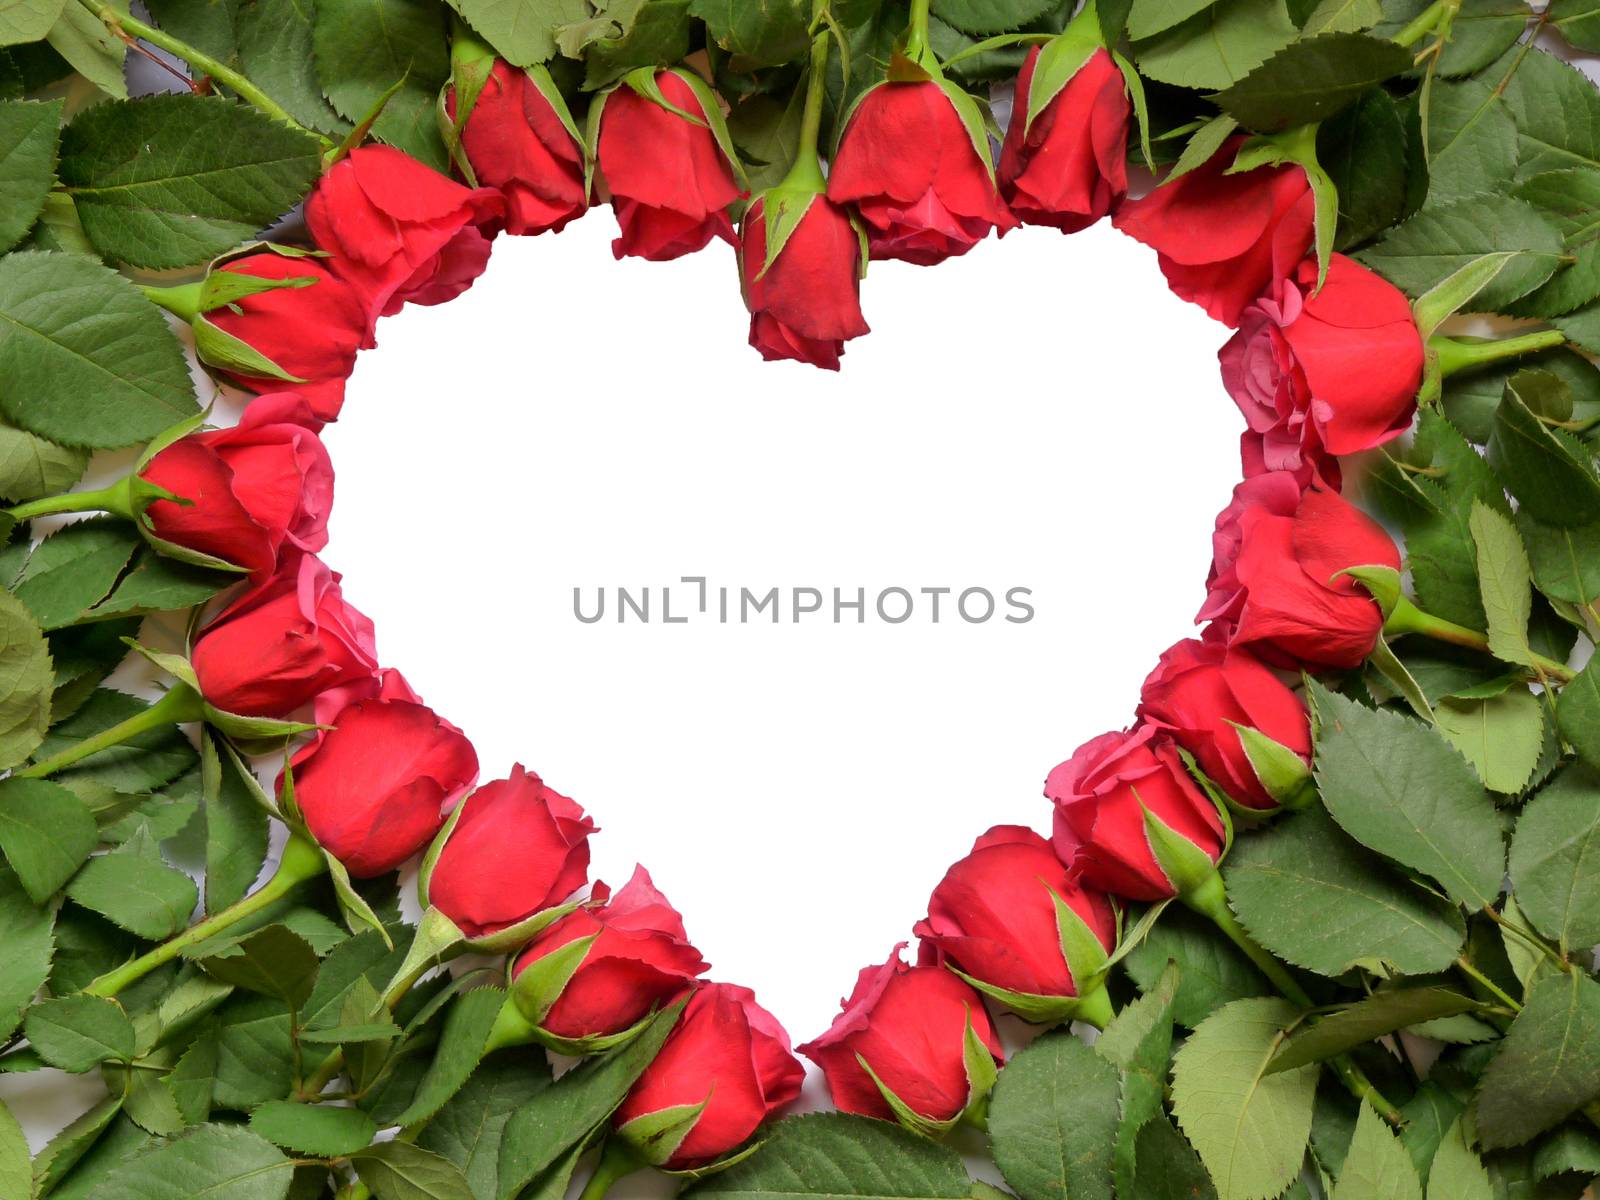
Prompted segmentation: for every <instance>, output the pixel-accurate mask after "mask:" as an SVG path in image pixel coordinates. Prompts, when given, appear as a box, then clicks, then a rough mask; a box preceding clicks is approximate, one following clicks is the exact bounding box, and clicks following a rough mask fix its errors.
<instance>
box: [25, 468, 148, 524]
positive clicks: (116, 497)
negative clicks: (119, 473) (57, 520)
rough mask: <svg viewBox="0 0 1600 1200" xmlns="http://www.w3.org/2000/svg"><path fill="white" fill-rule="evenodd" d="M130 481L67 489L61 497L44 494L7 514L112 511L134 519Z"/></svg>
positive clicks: (30, 517)
mask: <svg viewBox="0 0 1600 1200" xmlns="http://www.w3.org/2000/svg"><path fill="white" fill-rule="evenodd" d="M130 480H131V476H130V477H129V478H128V479H119V480H118V481H117V482H116V483H113V484H112V485H111V486H110V487H103V488H96V489H95V490H94V491H89V492H63V493H62V494H61V495H59V496H44V497H42V498H40V499H38V500H29V501H28V502H27V503H25V504H17V505H13V506H12V507H11V508H8V509H6V513H7V514H8V515H9V516H10V517H11V518H12V519H13V520H17V521H31V520H33V519H34V518H35V517H50V516H54V515H56V514H57V513H80V512H108V513H115V514H116V515H117V516H119V517H127V518H128V519H129V520H132V519H133V498H132V494H131V492H130V486H131V484H130Z"/></svg>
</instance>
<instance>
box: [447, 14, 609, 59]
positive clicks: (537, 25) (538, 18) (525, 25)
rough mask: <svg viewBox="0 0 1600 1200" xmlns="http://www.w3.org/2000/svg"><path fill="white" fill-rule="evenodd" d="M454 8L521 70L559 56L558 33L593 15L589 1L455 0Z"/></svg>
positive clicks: (503, 56)
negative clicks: (564, 26) (562, 27)
mask: <svg viewBox="0 0 1600 1200" xmlns="http://www.w3.org/2000/svg"><path fill="white" fill-rule="evenodd" d="M452 7H453V8H454V9H455V10H456V11H457V12H458V13H460V14H461V16H462V18H463V19H464V20H465V21H466V22H467V24H469V25H471V26H472V28H473V29H475V30H477V31H478V33H479V34H480V35H482V37H483V39H484V40H485V41H487V42H488V43H489V44H490V45H491V46H493V47H494V48H495V49H496V50H498V51H499V52H500V55H501V57H502V58H505V59H506V60H507V61H509V62H511V63H512V64H513V65H515V66H519V67H531V66H533V65H534V64H535V63H542V62H544V61H546V60H547V59H549V58H550V57H551V56H552V55H554V54H555V52H556V43H555V36H554V31H555V30H556V29H558V28H560V27H561V26H563V25H570V24H573V23H574V22H577V21H582V20H584V19H586V18H587V17H588V16H589V15H590V14H589V7H588V5H587V4H586V3H585V0H452Z"/></svg>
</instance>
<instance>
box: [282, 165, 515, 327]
mask: <svg viewBox="0 0 1600 1200" xmlns="http://www.w3.org/2000/svg"><path fill="white" fill-rule="evenodd" d="M504 208H505V203H504V201H502V200H501V198H500V193H499V192H496V191H494V190H493V189H492V188H476V189H473V188H467V187H463V186H462V185H461V184H459V183H457V182H455V180H453V179H448V178H446V177H445V176H443V175H441V174H439V172H437V171H435V170H433V169H432V168H431V167H425V166H423V165H422V164H421V163H419V162H418V161H417V160H416V159H414V158H411V157H409V156H407V155H405V154H402V153H401V152H400V151H399V150H396V149H395V148H394V147H392V146H379V145H369V146H361V147H358V148H357V149H355V150H352V151H351V152H350V155H349V157H347V158H345V159H343V160H342V161H341V162H339V163H338V164H337V165H336V166H334V167H333V169H332V170H330V171H329V172H328V173H327V174H326V175H324V176H323V177H322V180H321V182H319V183H318V184H317V188H316V190H315V191H314V192H312V193H311V198H310V199H309V200H307V201H306V225H307V226H308V227H309V228H310V230H311V236H312V237H313V238H314V239H315V240H316V243H317V247H318V248H319V249H321V250H326V251H328V252H329V253H331V254H332V255H333V256H334V269H335V270H337V271H338V273H339V275H340V276H341V277H342V278H343V279H344V280H346V281H347V282H348V283H349V284H350V286H351V287H353V288H355V290H356V292H357V293H358V294H359V295H360V296H361V298H362V301H363V303H364V304H365V307H366V313H367V319H368V321H369V322H372V321H376V320H377V318H379V317H387V316H391V315H393V314H394V313H397V312H399V311H400V309H401V306H402V305H404V304H406V303H407V302H409V303H412V304H443V303H444V302H445V301H446V300H450V299H453V298H455V297H456V296H459V295H460V294H461V293H462V292H464V291H466V290H467V288H468V287H469V286H470V285H471V284H472V281H473V280H474V279H476V278H477V277H478V276H479V275H481V274H482V273H483V268H484V267H485V265H487V264H488V261H489V238H488V237H487V236H485V234H484V232H483V229H482V228H480V227H481V226H485V225H488V224H490V223H491V222H493V221H496V220H498V219H499V218H500V216H501V214H502V212H503V210H504Z"/></svg>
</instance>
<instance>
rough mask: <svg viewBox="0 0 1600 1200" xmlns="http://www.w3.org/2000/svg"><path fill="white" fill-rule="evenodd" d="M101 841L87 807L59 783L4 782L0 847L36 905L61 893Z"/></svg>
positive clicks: (0, 784)
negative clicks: (62, 888) (63, 886)
mask: <svg viewBox="0 0 1600 1200" xmlns="http://www.w3.org/2000/svg"><path fill="white" fill-rule="evenodd" d="M99 840H100V838H99V833H98V831H97V830H96V828H95V823H94V816H93V814H91V813H90V812H89V808H88V806H87V805H86V804H84V802H83V801H82V800H80V799H78V797H77V796H75V795H73V794H72V793H71V792H69V791H68V790H67V789H66V788H64V787H62V786H61V785H60V784H56V783H51V782H49V781H48V780H44V779H21V778H17V777H15V776H13V777H12V778H10V779H6V780H0V849H3V850H4V851H5V855H6V861H7V862H8V863H10V864H11V869H12V870H14V871H15V872H16V873H17V878H18V879H19V880H20V881H21V883H22V886H23V888H24V889H25V890H26V891H27V893H28V895H29V896H31V897H32V898H33V902H34V903H35V904H43V903H45V902H46V901H47V900H49V899H50V897H51V896H53V895H55V894H56V892H58V891H60V890H61V887H62V885H63V884H65V883H66V882H67V880H69V879H71V878H72V876H73V874H74V873H75V872H76V871H77V869H78V868H79V867H81V866H83V864H84V861H85V860H86V859H87V858H88V857H89V855H90V853H92V852H93V850H94V848H95V845H96V843H97V842H98V841H99Z"/></svg>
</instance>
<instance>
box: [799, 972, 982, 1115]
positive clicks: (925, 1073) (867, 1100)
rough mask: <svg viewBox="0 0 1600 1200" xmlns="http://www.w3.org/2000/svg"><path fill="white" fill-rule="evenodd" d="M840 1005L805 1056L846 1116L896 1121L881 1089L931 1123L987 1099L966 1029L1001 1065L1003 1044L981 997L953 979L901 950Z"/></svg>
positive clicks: (803, 1050) (865, 976)
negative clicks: (915, 963)
mask: <svg viewBox="0 0 1600 1200" xmlns="http://www.w3.org/2000/svg"><path fill="white" fill-rule="evenodd" d="M840 1004H841V1006H842V1008H843V1011H842V1012H841V1013H840V1014H839V1015H838V1016H837V1017H835V1018H834V1022H833V1026H832V1027H831V1028H830V1029H829V1030H828V1032H827V1033H825V1034H823V1035H822V1036H821V1037H819V1038H817V1039H816V1040H815V1041H812V1042H809V1043H807V1044H806V1045H804V1046H801V1047H800V1053H801V1054H804V1055H805V1056H806V1057H807V1058H809V1059H810V1060H811V1061H812V1062H814V1063H816V1064H817V1066H819V1067H821V1068H822V1073H823V1075H825V1076H826V1077H827V1080H828V1092H829V1094H830V1095H831V1096H832V1097H833V1103H834V1105H835V1106H836V1107H837V1108H838V1109H839V1110H840V1111H841V1112H851V1113H861V1114H862V1115H863V1116H868V1117H878V1118H880V1119H882V1120H885V1121H892V1120H895V1119H896V1115H895V1112H894V1109H893V1107H891V1105H890V1104H889V1101H888V1100H887V1099H886V1098H885V1097H884V1094H883V1091H882V1090H880V1087H879V1085H880V1084H881V1085H882V1087H883V1088H887V1089H888V1090H889V1091H890V1092H893V1093H894V1095H895V1096H896V1097H897V1098H898V1099H899V1100H900V1101H901V1103H903V1104H904V1105H905V1106H906V1107H907V1108H909V1109H910V1110H911V1111H912V1112H913V1113H915V1114H916V1115H917V1116H918V1117H920V1118H921V1119H922V1120H924V1121H927V1122H930V1123H933V1124H942V1123H944V1122H948V1121H954V1120H955V1119H956V1118H957V1117H959V1116H961V1114H962V1113H964V1112H966V1111H967V1109H968V1108H969V1107H970V1106H971V1105H972V1104H973V1102H974V1101H976V1100H978V1099H981V1094H977V1095H975V1094H974V1092H975V1089H976V1087H987V1085H988V1084H987V1082H983V1083H978V1082H977V1081H974V1080H973V1079H972V1078H971V1077H970V1075H969V1074H968V1070H967V1028H968V1026H969V1025H970V1026H971V1028H972V1031H973V1032H974V1033H975V1034H977V1036H978V1040H979V1041H981V1042H982V1043H983V1045H984V1046H985V1047H986V1048H987V1049H988V1051H989V1054H990V1055H991V1056H992V1057H993V1058H994V1060H995V1061H996V1062H999V1061H1000V1058H1001V1054H1000V1042H999V1039H997V1038H996V1037H995V1032H994V1027H993V1025H991V1024H990V1023H989V1014H988V1012H987V1011H986V1010H985V1009H984V1007H983V1000H982V998H981V997H980V996H979V995H978V993H977V992H976V991H975V990H973V989H972V988H971V987H969V986H968V985H967V984H965V983H963V982H962V981H961V980H960V979H958V978H957V977H956V976H955V975H954V974H952V973H951V972H949V971H947V970H945V969H944V968H943V967H935V966H923V967H911V966H907V965H906V964H905V963H903V962H902V961H900V947H898V946H896V947H895V950H894V953H893V954H891V955H890V956H889V961H888V962H886V963H884V964H883V965H882V966H877V967H866V968H863V970H862V971H861V974H860V975H859V976H857V978H856V987H855V991H853V992H851V993H850V997H849V999H847V1000H842V1001H840ZM863 1061H864V1062H865V1064H866V1065H865V1066H863V1065H862V1063H863ZM868 1068H870V1069H871V1074H868ZM873 1075H876V1076H877V1080H876V1081H874V1080H873Z"/></svg>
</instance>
